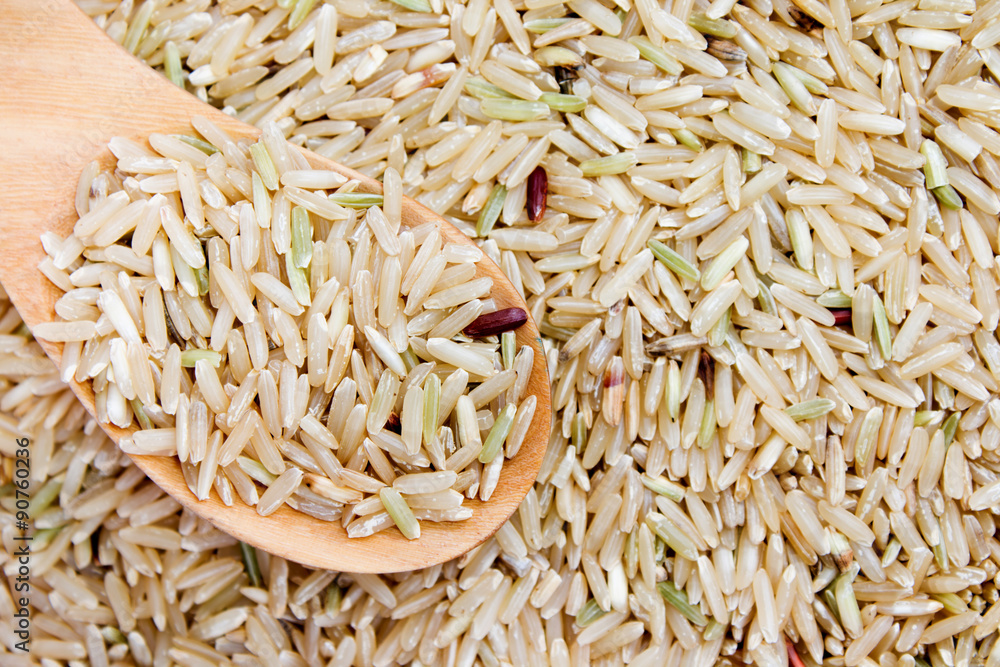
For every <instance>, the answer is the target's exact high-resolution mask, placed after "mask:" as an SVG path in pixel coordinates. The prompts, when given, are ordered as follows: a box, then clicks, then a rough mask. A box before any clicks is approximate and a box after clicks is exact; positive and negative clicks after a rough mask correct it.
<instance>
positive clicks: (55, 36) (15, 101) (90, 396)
mask: <svg viewBox="0 0 1000 667" xmlns="http://www.w3.org/2000/svg"><path fill="white" fill-rule="evenodd" d="M0 17H3V18H2V20H0V62H3V67H2V68H0V90H2V91H3V92H2V94H0V146H2V149H0V230H2V232H0V237H2V239H3V243H4V250H5V259H4V261H3V262H0V281H2V283H3V287H4V289H5V290H6V292H7V294H8V296H9V297H10V299H11V301H12V302H13V303H14V305H15V306H16V307H17V310H18V311H19V312H20V314H21V317H22V318H24V321H25V323H26V324H27V325H28V327H29V328H31V327H33V326H34V325H36V324H38V323H39V322H49V321H53V320H54V319H55V312H54V304H55V302H56V300H57V299H58V298H59V297H60V296H61V292H60V291H59V289H57V288H56V287H55V286H54V285H53V284H52V283H50V282H49V281H48V279H46V278H45V277H44V276H43V275H42V274H41V272H39V271H38V269H37V268H36V267H37V265H38V263H39V261H41V260H42V259H43V258H44V257H45V254H44V252H43V250H42V246H41V243H40V241H39V236H40V235H41V234H42V233H43V232H45V231H54V232H56V233H58V234H60V235H61V236H66V235H68V234H69V233H70V231H71V230H72V228H73V224H74V222H75V220H76V218H77V216H76V212H75V208H74V196H75V190H76V184H77V180H78V178H79V175H80V172H81V170H82V169H83V167H84V166H85V165H86V164H87V163H89V162H90V161H92V160H95V159H96V160H98V161H100V163H101V166H102V167H103V168H105V169H107V168H113V165H114V157H113V156H112V155H111V153H110V151H109V150H108V149H107V144H108V141H109V140H110V139H111V138H112V137H115V136H123V137H127V138H131V139H134V140H137V141H140V142H144V141H145V138H146V137H147V136H148V135H150V134H151V133H154V132H158V133H166V134H169V133H191V132H192V129H191V124H190V119H191V118H192V117H193V116H197V115H201V116H205V117H207V118H210V119H211V120H213V121H214V122H215V123H217V124H218V125H219V126H221V127H222V128H223V129H225V130H226V131H228V132H229V133H230V134H231V135H233V136H234V137H237V138H240V137H246V138H251V139H252V138H255V137H257V135H258V134H259V131H258V130H257V129H256V128H254V127H252V126H250V125H246V124H244V123H242V122H240V121H238V120H235V119H233V118H231V117H230V116H227V115H226V114H224V113H222V112H221V111H218V110H217V109H215V108H213V107H210V106H208V105H206V104H203V103H202V102H200V101H199V100H197V99H196V98H195V97H194V96H193V95H190V94H188V93H187V92H185V91H183V90H181V89H180V88H178V87H177V86H175V85H173V84H172V83H170V82H169V81H168V80H167V79H165V78H164V77H162V76H161V75H160V74H158V73H157V72H155V71H153V70H152V69H150V68H149V67H147V66H146V65H145V64H143V63H142V62H140V61H138V60H136V59H135V58H133V57H132V56H131V55H130V54H129V53H127V52H126V51H125V50H124V49H123V48H122V47H120V46H119V45H117V44H115V43H114V42H113V41H112V40H111V39H109V38H108V37H107V36H106V35H105V34H104V33H103V32H102V31H101V30H100V29H99V28H98V27H97V26H96V25H94V23H93V22H92V21H91V20H90V18H89V17H87V16H86V15H85V14H83V12H81V11H80V10H79V9H78V8H77V7H76V5H74V4H73V2H71V0H41V1H38V0H0ZM303 154H304V155H305V156H306V158H307V159H308V161H309V163H310V164H311V165H313V166H314V167H317V168H322V169H332V170H334V171H337V172H340V173H341V174H343V175H345V176H347V177H348V178H353V179H357V180H359V181H360V182H361V183H362V185H361V187H360V188H359V190H360V191H364V192H376V193H380V192H381V191H382V185H381V183H379V182H377V181H375V180H372V179H371V178H368V177H367V176H363V175H361V174H359V173H357V172H355V171H353V170H351V169H348V168H346V167H343V166H341V165H338V164H335V163H333V162H331V161H329V160H327V159H325V158H322V157H320V156H318V155H315V154H314V153H310V152H308V151H303ZM402 217H403V224H404V225H408V226H410V227H415V226H418V225H437V226H438V227H439V229H440V230H441V234H442V236H443V237H444V238H445V239H447V240H448V241H449V242H452V243H466V244H471V243H472V242H471V241H470V240H469V239H468V238H467V237H466V236H465V235H464V234H462V232H460V231H459V230H458V229H456V228H455V227H453V226H451V225H450V224H448V223H446V222H445V221H444V220H443V219H441V217H440V216H438V215H436V214H435V213H433V212H432V211H430V210H429V209H427V208H425V207H423V206H421V205H420V204H418V203H416V202H414V201H412V200H410V199H404V202H403V212H402ZM477 275H479V276H489V277H491V278H492V279H493V291H492V296H493V298H494V299H495V301H496V303H497V307H498V308H506V307H520V308H523V309H525V310H528V308H527V306H526V305H525V303H524V300H523V299H522V298H521V296H520V295H519V294H518V293H517V291H516V290H515V289H514V287H513V285H511V283H510V282H509V281H508V280H507V278H506V277H505V276H504V274H503V273H502V272H501V271H500V269H499V268H498V267H497V266H496V264H494V263H493V262H492V261H490V260H489V259H488V258H484V259H483V260H482V261H481V262H480V263H479V264H478V266H477ZM39 343H40V344H41V346H42V348H43V349H44V350H45V352H46V353H47V354H48V355H49V357H50V358H51V359H52V360H53V361H54V362H55V363H56V364H57V365H58V364H59V362H60V359H61V356H62V344H55V343H50V342H46V341H39ZM517 344H518V347H520V346H521V345H530V346H531V347H532V348H534V352H535V361H534V367H533V369H532V375H531V379H530V382H529V383H528V389H527V393H528V394H530V395H534V396H535V397H536V399H537V401H538V403H537V408H536V411H535V417H534V420H533V422H532V424H531V428H530V430H529V432H528V435H527V437H526V438H525V441H524V444H523V446H522V447H521V449H520V451H519V452H518V453H517V455H515V456H514V457H513V458H512V459H511V460H509V461H506V462H505V463H504V466H503V471H502V473H501V475H500V481H499V483H498V485H497V488H496V492H495V493H494V494H493V497H492V498H491V499H490V500H489V501H488V502H486V503H481V502H478V501H476V500H471V501H470V500H466V504H467V506H469V507H471V508H472V509H473V510H474V514H473V516H472V518H471V519H468V520H466V521H462V522H458V523H433V522H430V521H424V522H422V525H421V537H420V538H419V539H417V540H413V541H410V540H407V539H406V538H404V537H403V536H402V535H401V534H400V533H399V531H398V530H396V529H394V528H393V529H389V530H386V531H383V532H381V533H377V534H375V535H373V536H371V537H366V538H359V539H348V537H347V533H346V531H345V530H344V529H343V527H342V526H341V524H340V522H333V523H327V522H323V521H319V520H317V519H313V518H312V517H309V516H307V515H305V514H302V513H299V512H297V511H295V510H293V509H291V508H289V507H288V506H287V505H286V506H283V507H282V508H281V509H279V510H278V511H277V512H275V513H274V514H272V515H271V516H268V517H261V516H259V515H258V514H257V512H256V511H255V510H254V509H253V508H252V507H248V506H246V505H244V504H243V503H241V502H236V503H234V505H233V506H232V507H227V506H225V505H224V504H223V503H222V501H221V500H220V499H219V498H218V496H216V495H215V494H214V493H213V495H212V496H211V497H210V498H209V499H208V500H206V501H198V500H197V499H196V498H195V496H194V495H193V494H192V493H191V491H190V490H189V489H188V487H187V485H186V484H185V483H184V479H183V478H182V476H181V469H180V465H179V464H178V461H177V459H176V458H175V457H151V456H132V457H131V458H132V460H133V462H134V463H135V464H136V465H137V466H138V467H139V468H140V469H142V471H143V472H145V473H146V474H147V475H148V476H149V477H150V478H151V479H152V480H153V481H154V482H156V484H158V485H159V486H160V487H161V488H162V489H163V490H164V491H166V492H167V493H168V494H170V495H171V496H173V497H174V498H176V499H177V500H178V501H179V502H180V503H181V504H182V505H184V506H185V507H186V508H188V509H189V510H191V511H192V512H194V513H196V514H197V515H199V516H201V517H202V518H204V519H207V520H208V521H210V522H212V523H213V524H215V525H216V526H217V527H218V528H219V529H221V530H223V531H225V532H227V533H229V534H230V535H233V536H234V537H236V538H237V539H239V540H242V541H243V542H246V543H248V544H251V545H253V546H255V547H259V548H261V549H264V550H266V551H268V552H270V553H272V554H276V555H278V556H281V557H284V558H287V559H289V560H293V561H297V562H299V563H303V564H305V565H308V566H310V567H315V568H325V569H330V570H336V571H342V572H400V571H404V570H414V569H418V568H422V567H428V566H431V565H435V564H437V563H442V562H444V561H447V560H450V559H452V558H456V557H457V556H460V555H462V554H464V553H465V552H467V551H469V550H470V549H472V548H474V547H476V546H477V545H479V544H481V543H482V542H484V541H485V540H486V539H487V538H489V537H490V536H491V535H493V533H495V532H496V531H497V530H498V529H499V528H500V526H501V525H502V524H503V522H504V521H506V520H507V519H508V517H510V515H511V514H512V513H513V512H514V510H515V509H517V506H518V505H519V504H520V502H521V500H522V499H523V498H524V496H525V494H526V493H527V492H528V489H530V488H531V486H532V484H533V483H534V481H535V477H536V476H537V475H538V470H539V468H540V467H541V463H542V458H543V456H544V454H545V447H546V444H547V442H548V437H549V425H550V419H551V415H550V405H549V382H548V374H547V371H546V363H545V354H544V353H543V351H542V347H541V344H540V338H539V334H538V329H537V328H536V327H535V324H534V323H533V322H532V321H531V320H530V319H529V320H528V323H527V324H525V325H524V326H522V327H521V328H520V329H518V330H517ZM71 386H72V389H73V392H74V393H75V394H76V395H77V397H79V399H80V401H81V402H82V403H83V405H84V406H85V407H86V408H87V410H88V411H89V412H90V413H91V414H94V392H93V389H92V387H91V384H90V383H89V382H88V383H86V384H78V383H75V382H74V383H72V385H71ZM102 427H103V428H104V430H105V431H106V432H107V434H108V435H109V436H110V437H111V438H112V439H113V440H115V441H116V442H117V441H118V439H119V438H121V437H122V436H123V435H125V434H126V433H127V432H128V431H123V430H121V429H118V428H116V427H114V426H112V425H109V424H102Z"/></svg>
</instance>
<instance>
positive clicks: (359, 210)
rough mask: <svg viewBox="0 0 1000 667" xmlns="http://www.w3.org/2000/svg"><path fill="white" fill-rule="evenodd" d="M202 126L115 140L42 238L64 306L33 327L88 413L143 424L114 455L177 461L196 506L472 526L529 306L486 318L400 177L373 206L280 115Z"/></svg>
mask: <svg viewBox="0 0 1000 667" xmlns="http://www.w3.org/2000/svg"><path fill="white" fill-rule="evenodd" d="M194 126H195V128H197V130H198V132H199V133H200V134H201V135H202V136H203V137H204V138H201V137H197V136H192V135H176V136H167V135H160V134H157V135H153V136H151V137H150V138H149V142H150V145H151V147H150V148H147V147H145V146H142V145H140V144H138V143H136V142H133V141H130V140H128V139H124V138H116V139H113V140H112V141H111V146H110V148H111V151H112V152H113V154H114V155H115V157H116V158H117V162H116V168H115V169H114V170H113V171H112V172H104V173H97V172H98V170H97V167H96V166H95V165H93V164H92V165H90V166H88V167H87V168H85V169H84V172H83V176H82V179H81V181H80V183H79V185H78V187H77V192H79V193H81V197H80V201H79V202H78V206H77V211H78V213H79V214H80V218H79V220H77V221H76V222H75V224H74V227H73V231H72V233H71V234H70V235H69V236H67V237H66V238H59V236H58V235H56V234H54V233H51V232H48V233H46V234H45V235H43V237H42V243H43V246H44V247H45V248H46V250H47V252H48V255H49V256H48V257H47V258H46V259H45V260H43V261H42V262H41V265H40V267H39V268H40V269H41V270H42V271H43V272H44V274H45V275H46V276H47V277H48V278H49V279H50V280H51V281H52V282H53V283H55V284H56V286H57V287H59V288H60V289H62V290H64V292H65V293H64V294H63V296H62V297H60V298H59V300H58V301H57V302H56V304H55V310H56V314H57V321H55V322H46V323H42V324H39V325H37V326H36V327H35V330H34V334H35V335H36V336H38V337H39V338H42V339H45V340H50V341H59V342H63V343H65V345H64V346H63V353H62V361H61V368H60V374H61V377H62V378H64V379H66V378H74V379H75V380H76V381H78V382H83V381H86V380H90V381H92V383H93V388H94V395H95V398H94V404H95V408H96V417H97V419H98V421H99V422H101V423H111V424H114V425H115V426H118V427H119V428H123V429H127V428H129V427H131V426H133V424H135V425H136V426H138V427H140V428H141V430H139V431H137V432H135V433H134V434H133V435H129V436H126V437H123V438H122V439H121V441H120V442H119V446H120V447H121V448H122V449H123V450H124V451H125V452H126V453H128V454H138V455H149V456H176V457H177V458H178V459H179V461H180V464H181V472H182V474H183V476H184V479H185V481H186V482H187V485H188V487H190V490H191V492H192V493H193V494H194V495H195V496H196V497H197V498H198V499H199V500H206V499H207V498H208V497H209V494H210V493H211V491H212V489H213V488H214V489H215V491H216V492H217V493H218V495H219V497H220V498H221V499H222V501H223V503H225V504H226V505H228V506H232V504H233V502H234V501H235V500H236V499H239V500H241V501H242V502H244V503H246V504H247V505H250V506H252V507H255V509H256V510H257V513H258V514H259V515H261V516H269V515H271V514H273V513H274V512H275V511H276V510H277V509H278V508H279V507H281V506H282V505H284V504H286V503H287V504H288V505H290V506H291V507H293V508H295V509H298V510H300V511H302V512H304V513H306V514H309V515H310V516H313V517H315V518H318V519H321V520H323V521H336V520H340V521H341V522H342V524H343V526H344V528H345V529H346V532H347V536H348V537H367V536H369V535H373V534H375V533H377V532H380V531H382V530H385V529H386V528H389V527H390V526H392V525H395V526H396V527H398V528H399V530H400V532H402V533H403V535H404V536H405V537H407V538H409V539H416V538H418V537H420V523H419V519H426V520H430V521H438V522H453V521H463V520H465V519H468V518H470V517H471V516H472V513H473V510H472V509H471V508H469V507H468V506H464V505H463V501H464V498H465V497H466V496H468V497H469V498H476V497H478V498H479V500H481V501H483V502H485V501H488V500H490V498H491V497H492V496H493V492H494V491H495V490H496V488H497V484H498V483H499V481H500V473H501V470H502V468H503V462H504V460H505V459H507V458H510V457H512V456H514V455H515V454H517V452H518V451H519V450H520V448H521V444H522V442H523V441H524V437H525V435H526V434H527V432H528V429H529V428H531V426H532V418H533V417H534V415H535V405H536V397H535V396H533V395H532V396H528V397H527V400H525V401H524V402H523V403H520V401H521V399H522V398H524V397H525V390H526V388H527V386H528V380H529V378H530V376H531V371H532V367H533V364H534V350H533V349H532V348H531V347H530V346H528V345H522V346H521V348H520V350H517V347H516V346H517V342H516V338H515V329H517V328H519V327H520V326H521V325H523V324H524V323H525V321H526V319H527V313H525V311H524V310H522V309H520V308H503V309H498V308H497V306H496V303H495V301H494V299H493V298H492V297H491V296H490V295H491V291H492V287H493V280H492V278H490V277H489V276H488V275H484V276H480V277H478V278H477V277H476V276H477V262H479V261H480V260H482V259H483V253H482V251H481V250H480V249H479V248H477V247H476V246H475V245H473V244H471V243H468V244H466V243H452V242H447V239H445V238H442V230H441V229H439V228H438V227H437V225H435V224H434V223H427V224H423V225H419V226H416V227H413V228H410V227H408V226H406V227H404V226H403V225H402V224H401V223H402V202H403V195H402V188H401V186H400V177H399V174H398V173H396V172H395V170H392V169H390V170H389V171H388V172H387V173H386V174H384V178H385V181H386V182H385V184H384V188H383V192H382V193H366V192H362V191H358V187H360V186H361V182H360V181H359V180H357V179H350V180H349V179H348V178H347V177H346V176H343V175H341V174H339V173H337V172H335V171H329V170H324V169H318V168H312V167H311V166H310V165H309V163H308V162H307V161H306V159H305V157H304V156H303V155H302V153H301V152H300V151H298V150H297V149H295V147H293V146H289V144H288V143H287V142H286V141H285V138H284V137H283V136H282V135H281V133H280V131H279V130H278V128H277V126H276V125H275V124H274V123H269V124H268V125H267V126H266V127H265V128H264V131H263V133H262V136H261V138H260V139H258V140H257V141H254V142H250V141H246V140H243V141H239V142H237V141H236V140H235V139H234V138H233V137H231V136H230V135H229V134H227V133H226V132H225V131H224V130H222V129H221V128H220V127H219V126H218V125H216V124H215V123H213V122H212V121H210V120H208V119H207V118H204V117H198V118H195V119H194ZM327 190H334V192H333V193H330V194H328V193H327ZM91 192H99V193H102V194H103V193H106V196H98V197H96V198H95V201H93V202H91V201H90V197H89V196H88V193H91ZM383 207H384V210H383ZM125 237H128V238H127V239H126V238H125ZM401 292H402V295H403V297H404V298H401V297H400V293H401ZM497 334H500V335H499V336H498V335H497ZM501 339H502V340H503V343H502V347H503V352H502V354H501V343H500V340H501ZM186 368H193V369H194V370H193V372H191V371H188V370H185V369H186ZM472 385H475V386H474V387H473V386H472ZM519 403H520V405H519ZM536 428H537V425H536ZM543 428H544V427H543ZM481 431H482V432H485V437H484V436H483V434H482V433H481ZM257 484H260V485H261V486H262V487H263V488H261V489H260V490H258V487H257ZM463 494H464V495H463ZM414 510H415V511H414ZM504 518H506V517H504Z"/></svg>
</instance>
